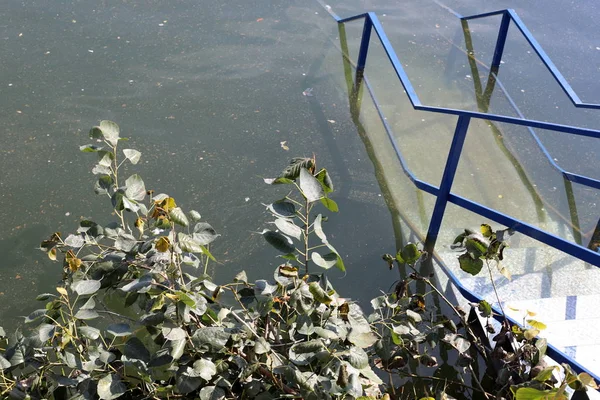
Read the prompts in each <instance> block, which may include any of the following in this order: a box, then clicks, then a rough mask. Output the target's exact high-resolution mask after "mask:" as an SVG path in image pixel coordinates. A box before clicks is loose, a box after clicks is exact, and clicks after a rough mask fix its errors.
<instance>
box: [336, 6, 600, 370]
mask: <svg viewBox="0 0 600 400" xmlns="http://www.w3.org/2000/svg"><path fill="white" fill-rule="evenodd" d="M326 9H327V11H328V12H329V14H330V15H331V16H332V17H333V18H334V19H335V20H336V21H337V22H338V24H345V23H346V22H350V21H355V20H360V19H364V26H363V33H362V39H361V44H360V50H359V55H358V61H357V64H356V81H357V82H356V85H357V86H358V85H360V84H361V83H362V82H363V81H364V83H365V84H366V85H367V87H368V88H369V92H370V94H371V96H372V98H373V100H374V102H375V107H376V109H377V112H378V113H379V116H380V118H381V120H382V122H383V125H384V128H385V130H386V132H387V134H388V137H389V139H390V140H391V142H392V144H393V147H394V150H395V152H396V155H397V157H398V159H399V161H400V164H401V166H402V169H403V171H404V173H405V174H406V175H407V176H408V178H409V179H410V180H411V181H412V183H413V184H414V185H415V186H416V187H417V188H419V189H421V190H423V191H425V192H427V193H430V194H433V195H434V196H436V202H435V206H434V211H433V214H432V217H431V220H430V224H429V228H428V231H427V237H426V240H425V250H426V251H428V252H429V253H430V254H432V253H433V249H434V247H435V243H436V241H437V237H438V234H439V230H440V227H441V222H442V219H443V216H444V212H445V209H446V206H447V204H448V202H450V203H453V204H455V205H457V206H459V207H461V208H464V209H466V210H469V211H471V212H474V213H476V214H478V215H480V216H482V217H485V218H488V219H490V220H492V221H495V222H497V223H499V224H502V225H504V226H507V227H509V228H510V229H512V230H514V231H517V232H520V233H523V234H524V235H527V236H529V237H531V238H533V239H536V240H538V241H540V242H542V243H545V244H547V245H549V246H551V247H553V248H556V249H558V250H560V251H562V252H564V253H566V254H569V255H571V256H573V257H576V258H578V259H580V260H583V261H585V262H588V263H590V264H592V265H594V266H596V267H600V254H599V253H597V252H594V251H591V250H589V249H587V248H585V247H582V246H580V245H578V244H575V243H572V242H569V241H567V240H565V239H563V238H561V237H558V236H556V235H553V234H551V233H549V232H546V231H544V230H541V229H539V228H537V227H535V226H533V225H530V224H528V223H526V222H524V221H521V220H518V219H516V218H513V217H511V216H509V215H506V214H504V213H501V212H499V211H497V210H494V209H492V208H489V207H487V206H485V205H482V204H479V203H477V202H474V201H472V200H469V199H467V198H464V197H461V196H458V195H456V194H453V193H452V192H451V189H452V184H453V181H454V177H455V174H456V170H457V166H458V162H459V160H460V156H461V153H462V148H463V145H464V141H465V138H466V134H467V131H468V127H469V123H470V121H471V119H473V118H475V119H483V120H488V121H497V122H502V123H509V124H513V125H519V126H524V127H526V128H528V129H530V132H532V129H531V128H539V129H547V130H552V131H557V132H565V133H568V134H573V135H579V136H584V137H595V138H600V131H599V130H594V129H586V128H579V127H574V126H569V125H562V124H555V123H549V122H543V121H537V120H530V119H525V118H515V117H509V116H504V115H497V114H489V113H487V112H476V111H468V110H460V109H453V108H445V107H434V106H427V105H423V104H422V103H421V101H420V99H419V97H418V95H417V93H416V91H415V89H414V87H413V85H412V83H411V81H410V79H409V78H408V75H407V74H406V72H405V71H404V68H403V67H402V64H401V63H400V60H399V58H398V56H397V55H396V52H395V51H394V49H393V47H392V45H391V43H390V41H389V39H388V37H387V35H386V33H385V31H384V29H383V26H382V25H381V22H380V21H379V19H378V18H377V16H376V15H375V14H374V13H372V12H369V13H364V14H359V15H355V16H352V17H348V18H340V17H339V16H337V15H336V14H335V13H334V12H333V11H332V10H331V8H327V7H326ZM493 15H502V16H503V19H502V23H501V27H500V33H499V35H498V40H497V43H496V49H495V52H494V57H493V61H492V68H494V69H496V71H497V69H498V67H499V65H500V61H501V58H502V53H503V50H504V45H505V40H506V34H507V30H508V27H509V22H510V21H513V22H514V23H515V24H516V25H517V27H518V28H519V30H520V31H521V33H522V34H523V35H524V36H525V37H526V39H527V41H528V42H529V44H530V45H531V46H532V47H533V48H534V50H535V51H536V53H537V54H538V56H539V57H540V58H541V59H542V61H543V62H544V64H545V65H546V67H547V68H548V70H549V71H550V73H551V74H552V75H553V76H554V78H555V79H556V81H557V82H558V83H559V85H560V86H561V87H562V89H563V91H564V92H565V93H566V94H567V95H568V96H569V98H570V99H571V101H572V102H573V104H574V105H575V106H576V107H583V108H594V109H599V108H600V105H598V104H591V103H583V102H581V100H580V99H579V97H578V96H577V95H576V93H575V92H574V90H573V89H572V88H571V86H570V85H569V84H568V82H567V81H566V79H565V78H564V77H563V76H562V74H560V72H559V71H558V69H557V68H556V66H555V65H554V64H553V63H552V61H551V60H550V58H549V57H548V56H547V54H546V53H545V52H544V51H543V49H542V48H541V46H540V45H539V43H538V42H537V41H536V40H535V38H533V36H532V35H531V33H530V32H529V30H528V29H527V28H526V27H525V25H524V23H523V22H522V21H521V20H520V18H519V17H518V16H517V14H516V13H515V12H514V10H501V11H496V12H492V13H485V14H478V15H474V16H471V17H461V19H463V20H469V19H475V18H484V17H488V16H493ZM459 17H460V16H459ZM372 30H375V32H376V34H377V36H378V38H379V40H380V42H381V44H382V46H383V48H384V50H385V53H386V55H387V57H388V59H389V61H390V62H391V64H392V67H393V68H394V71H395V73H396V75H397V77H398V79H399V80H400V83H401V84H402V86H403V88H404V91H405V93H406V95H407V96H408V98H409V100H410V102H411V104H412V107H413V109H415V110H418V111H427V112H434V113H441V114H450V115H456V116H458V121H457V123H456V127H455V131H454V136H453V139H452V143H451V146H450V151H449V154H448V159H447V161H446V166H445V168H444V173H443V175H442V179H441V183H440V185H439V187H436V186H434V185H432V184H430V183H428V182H425V181H423V180H420V179H419V178H417V177H416V176H415V175H414V173H413V172H412V171H411V170H410V168H409V167H408V165H407V163H406V161H405V159H404V157H403V156H402V153H401V151H400V148H399V146H398V145H397V143H396V141H395V139H394V136H393V132H392V129H391V127H390V126H389V124H388V123H387V121H386V120H385V117H384V115H383V112H382V111H381V109H380V107H379V105H378V104H377V101H376V100H375V96H374V93H373V91H372V90H371V88H370V85H369V84H368V81H366V78H365V79H363V75H364V70H365V65H366V60H367V54H368V49H369V42H370V38H371V31H372ZM494 75H495V74H494ZM513 105H514V104H513ZM514 106H515V107H516V105H514ZM519 115H520V116H521V117H522V114H520V113H519ZM534 138H535V139H536V143H538V145H540V148H541V149H542V152H543V153H544V155H545V156H546V157H548V158H549V159H551V157H550V154H549V153H548V151H547V150H546V149H545V147H544V146H543V145H542V144H541V141H539V139H538V138H537V136H536V135H535V134H534ZM552 161H553V160H552ZM551 164H552V165H553V167H555V168H557V169H558V170H559V171H561V172H562V174H563V177H564V178H565V179H566V180H569V181H572V182H577V183H580V184H583V185H586V186H590V187H594V188H600V181H597V180H595V179H592V178H589V177H585V176H581V175H577V174H572V173H570V172H567V171H565V170H563V169H562V168H560V166H558V165H557V164H556V163H554V162H552V163H551ZM442 268H443V269H444V272H445V273H446V275H447V276H448V278H449V279H450V280H451V281H452V282H453V284H454V285H455V286H456V287H457V289H458V290H459V292H460V293H461V294H462V295H463V296H464V297H465V298H466V299H468V300H471V301H479V300H482V299H481V297H480V296H478V295H477V294H475V293H473V292H471V291H470V290H468V289H467V288H465V287H464V286H463V285H462V284H461V283H460V280H459V279H458V278H457V277H456V275H454V273H452V272H451V271H450V270H448V269H447V268H445V267H444V266H443V265H442ZM494 308H495V309H496V307H494ZM496 311H497V312H498V314H500V312H499V310H497V309H496ZM509 320H510V321H511V323H513V324H516V325H519V323H518V322H517V321H515V320H514V319H512V318H509ZM547 354H548V355H549V356H550V357H551V358H553V359H555V360H556V361H559V362H567V363H569V364H570V365H571V366H572V367H573V369H574V370H576V371H578V372H587V373H589V374H590V375H591V376H592V377H593V378H594V379H596V380H597V381H598V380H600V376H598V375H596V374H594V373H593V372H591V371H590V370H588V369H586V368H585V367H583V366H582V365H581V364H579V363H578V362H577V361H576V360H574V359H573V358H572V357H569V356H567V355H566V354H564V353H563V352H561V351H560V350H558V349H557V348H556V347H555V346H553V345H551V344H549V345H548V352H547Z"/></svg>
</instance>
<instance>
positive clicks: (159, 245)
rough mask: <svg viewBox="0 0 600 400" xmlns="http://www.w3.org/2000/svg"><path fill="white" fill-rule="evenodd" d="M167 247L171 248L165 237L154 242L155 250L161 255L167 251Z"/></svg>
mask: <svg viewBox="0 0 600 400" xmlns="http://www.w3.org/2000/svg"><path fill="white" fill-rule="evenodd" d="M169 247H171V241H170V240H169V238H168V237H166V236H161V237H160V238H159V239H158V240H157V241H156V250H158V251H160V252H161V253H164V252H167V251H169Z"/></svg>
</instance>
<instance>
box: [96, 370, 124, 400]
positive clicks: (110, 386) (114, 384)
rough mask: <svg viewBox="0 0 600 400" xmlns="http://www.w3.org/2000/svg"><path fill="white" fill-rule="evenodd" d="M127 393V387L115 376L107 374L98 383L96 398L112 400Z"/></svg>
mask: <svg viewBox="0 0 600 400" xmlns="http://www.w3.org/2000/svg"><path fill="white" fill-rule="evenodd" d="M126 391H127V386H125V384H124V383H123V382H121V379H120V378H119V376H118V375H116V374H108V375H106V376H105V377H104V378H102V379H100V380H99V381H98V396H100V399H101V400H112V399H116V398H118V397H121V396H122V395H123V394H125V392H126Z"/></svg>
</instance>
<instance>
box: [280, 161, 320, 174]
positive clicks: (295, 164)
mask: <svg viewBox="0 0 600 400" xmlns="http://www.w3.org/2000/svg"><path fill="white" fill-rule="evenodd" d="M314 165H315V164H314V160H313V159H312V158H306V157H295V158H292V160H291V161H290V164H289V165H288V166H287V167H286V168H285V169H284V170H283V173H282V175H281V176H282V177H283V178H287V179H296V178H298V177H299V176H300V170H301V169H302V168H305V169H308V170H310V169H312V168H314Z"/></svg>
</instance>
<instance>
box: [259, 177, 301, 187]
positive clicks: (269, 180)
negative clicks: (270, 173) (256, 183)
mask: <svg viewBox="0 0 600 400" xmlns="http://www.w3.org/2000/svg"><path fill="white" fill-rule="evenodd" d="M263 181H265V183H266V184H267V185H280V184H284V185H285V184H290V183H294V181H293V180H291V179H288V178H282V177H279V178H263Z"/></svg>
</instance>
